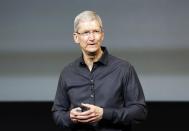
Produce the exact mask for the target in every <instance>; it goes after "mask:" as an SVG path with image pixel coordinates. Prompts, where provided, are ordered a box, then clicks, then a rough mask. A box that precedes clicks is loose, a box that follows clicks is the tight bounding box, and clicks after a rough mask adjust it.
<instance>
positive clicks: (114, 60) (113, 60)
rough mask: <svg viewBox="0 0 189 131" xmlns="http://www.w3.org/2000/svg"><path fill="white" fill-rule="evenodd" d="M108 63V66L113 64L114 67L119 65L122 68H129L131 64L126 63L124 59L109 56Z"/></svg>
mask: <svg viewBox="0 0 189 131" xmlns="http://www.w3.org/2000/svg"><path fill="white" fill-rule="evenodd" d="M109 62H110V64H113V65H114V64H115V65H119V66H123V67H130V66H131V63H130V62H129V61H127V60H126V59H123V58H119V57H117V56H114V55H109Z"/></svg>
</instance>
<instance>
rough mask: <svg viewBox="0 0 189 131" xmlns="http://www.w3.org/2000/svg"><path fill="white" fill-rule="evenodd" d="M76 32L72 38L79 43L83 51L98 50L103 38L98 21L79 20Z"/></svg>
mask: <svg viewBox="0 0 189 131" xmlns="http://www.w3.org/2000/svg"><path fill="white" fill-rule="evenodd" d="M78 27H79V28H78V31H77V33H74V40H75V42H76V43H78V44H79V45H80V48H81V50H82V51H83V52H85V53H94V52H97V51H99V50H100V46H101V44H102V41H103V38H104V32H103V31H102V29H101V27H100V24H99V23H98V21H96V20H93V21H80V23H79V25H78Z"/></svg>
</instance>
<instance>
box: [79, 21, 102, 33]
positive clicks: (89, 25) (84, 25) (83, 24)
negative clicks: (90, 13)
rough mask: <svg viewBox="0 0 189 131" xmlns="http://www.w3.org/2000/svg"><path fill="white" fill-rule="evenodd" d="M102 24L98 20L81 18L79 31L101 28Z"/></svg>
mask: <svg viewBox="0 0 189 131" xmlns="http://www.w3.org/2000/svg"><path fill="white" fill-rule="evenodd" d="M100 28H101V27H100V24H99V22H98V21H97V20H81V21H80V22H79V24H78V31H85V30H95V29H97V30H98V29H100Z"/></svg>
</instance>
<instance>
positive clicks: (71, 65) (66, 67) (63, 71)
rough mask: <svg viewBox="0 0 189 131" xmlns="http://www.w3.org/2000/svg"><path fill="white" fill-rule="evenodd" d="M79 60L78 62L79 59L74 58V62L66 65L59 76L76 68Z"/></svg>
mask: <svg viewBox="0 0 189 131" xmlns="http://www.w3.org/2000/svg"><path fill="white" fill-rule="evenodd" d="M79 60H80V58H76V59H75V60H73V61H71V62H69V63H67V64H66V65H65V66H64V67H63V69H62V72H61V74H62V73H65V72H70V71H73V70H74V69H75V68H76V67H77V65H78V64H79Z"/></svg>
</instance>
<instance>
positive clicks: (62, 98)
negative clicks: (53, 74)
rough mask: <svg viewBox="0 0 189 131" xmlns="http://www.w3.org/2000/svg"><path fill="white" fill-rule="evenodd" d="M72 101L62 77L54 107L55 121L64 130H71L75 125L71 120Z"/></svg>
mask: <svg viewBox="0 0 189 131" xmlns="http://www.w3.org/2000/svg"><path fill="white" fill-rule="evenodd" d="M69 108H70V101H69V98H68V95H67V93H66V84H65V82H64V81H63V78H62V75H60V78H59V82H58V87H57V91H56V95H55V100H54V103H53V107H52V113H53V119H54V121H55V123H56V124H57V125H58V126H60V127H62V128H69V127H71V126H72V125H73V122H72V121H71V119H70V112H69Z"/></svg>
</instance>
